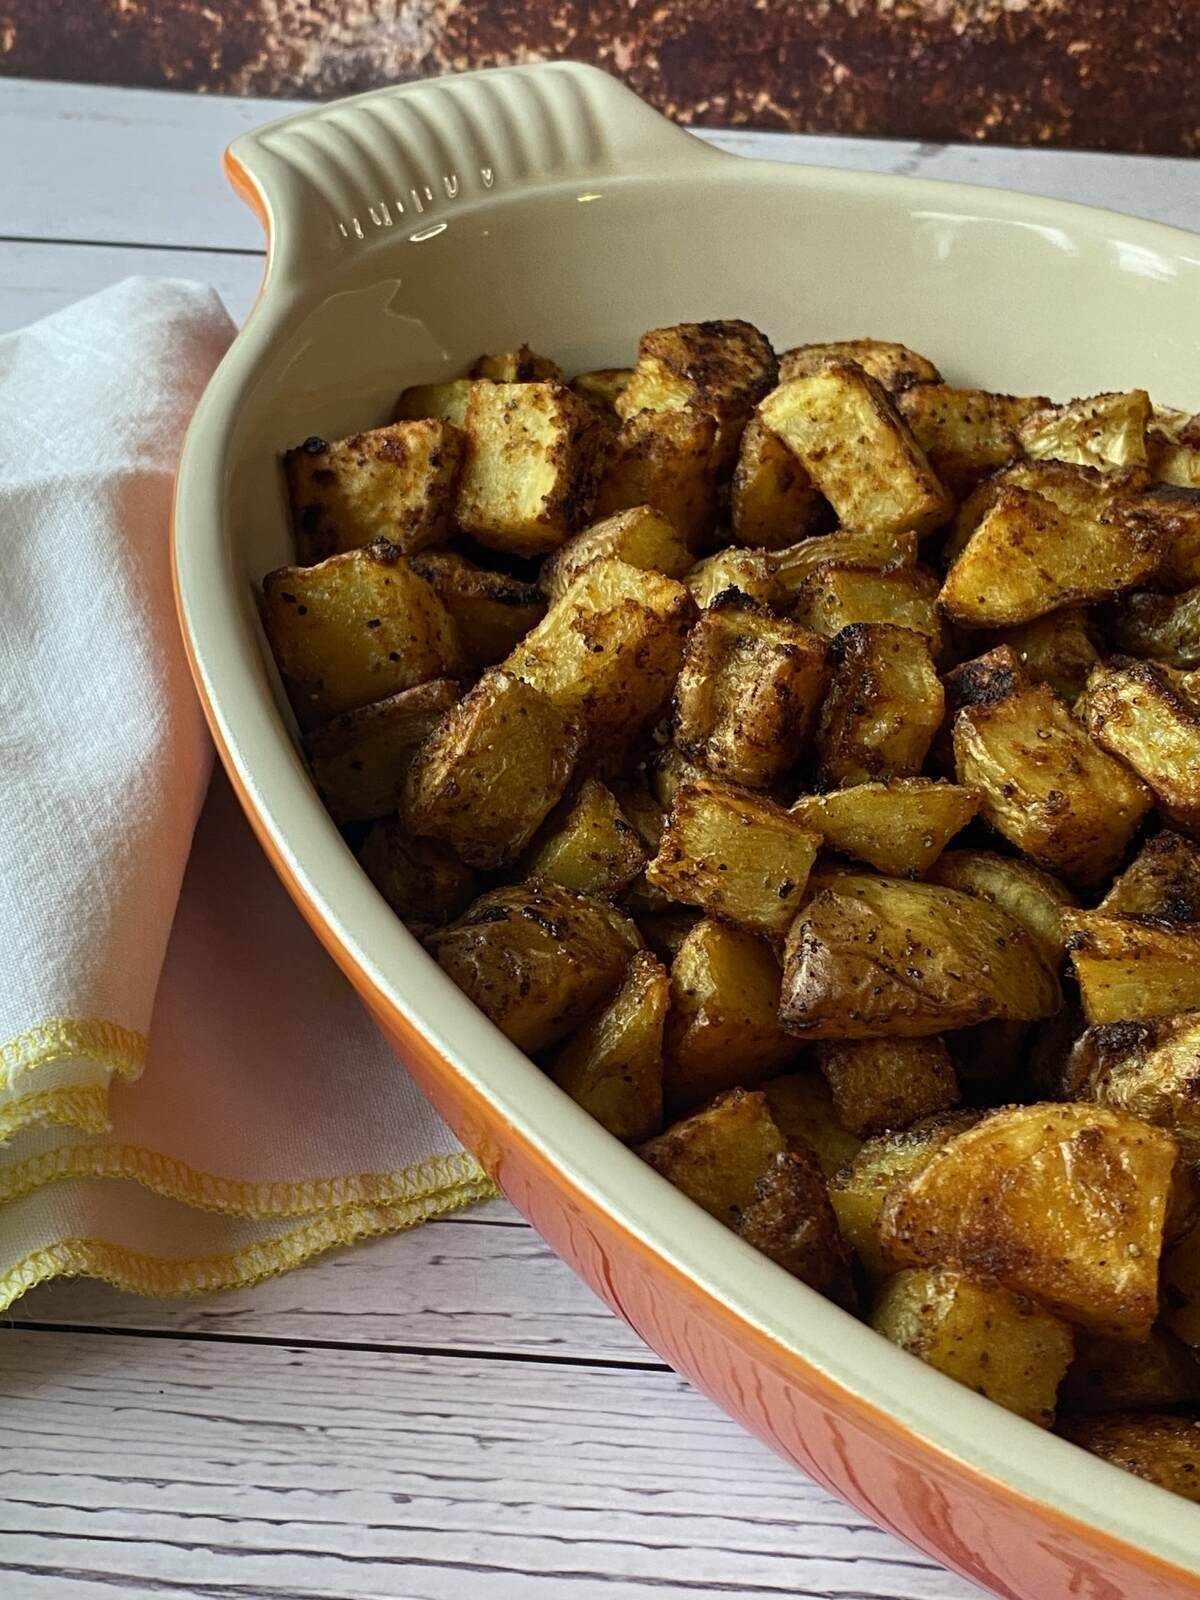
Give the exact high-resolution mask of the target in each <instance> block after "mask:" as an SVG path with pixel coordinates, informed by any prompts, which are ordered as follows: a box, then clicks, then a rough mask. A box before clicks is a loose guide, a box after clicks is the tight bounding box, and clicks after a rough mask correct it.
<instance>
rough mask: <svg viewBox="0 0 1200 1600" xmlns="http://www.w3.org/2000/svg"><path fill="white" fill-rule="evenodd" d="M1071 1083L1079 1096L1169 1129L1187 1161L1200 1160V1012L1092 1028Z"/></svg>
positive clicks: (1076, 1057)
mask: <svg viewBox="0 0 1200 1600" xmlns="http://www.w3.org/2000/svg"><path fill="white" fill-rule="evenodd" d="M1067 1081H1068V1083H1069V1084H1070V1086H1071V1094H1072V1097H1073V1098H1074V1099H1077V1100H1094V1101H1095V1102H1096V1103H1097V1105H1102V1106H1111V1107H1112V1109H1113V1110H1114V1111H1128V1112H1129V1113H1130V1114H1131V1115H1132V1116H1135V1117H1141V1119H1142V1121H1143V1122H1152V1123H1154V1124H1155V1125H1156V1126H1157V1127H1160V1128H1169V1129H1170V1130H1171V1132H1172V1133H1173V1134H1174V1135H1175V1137H1176V1138H1177V1139H1178V1141H1179V1150H1180V1154H1181V1155H1182V1156H1183V1158H1184V1160H1185V1161H1200V1011H1186V1012H1184V1013H1183V1014H1182V1015H1180V1016H1175V1017H1158V1018H1156V1019H1155V1020H1153V1021H1150V1022H1127V1021H1123V1022H1112V1023H1107V1024H1102V1025H1100V1026H1098V1027H1093V1028H1089V1029H1088V1030H1087V1032H1086V1033H1085V1034H1084V1035H1083V1036H1082V1038H1080V1039H1078V1040H1077V1041H1076V1043H1075V1046H1074V1048H1073V1049H1072V1051H1071V1056H1070V1060H1069V1062H1068V1065H1067Z"/></svg>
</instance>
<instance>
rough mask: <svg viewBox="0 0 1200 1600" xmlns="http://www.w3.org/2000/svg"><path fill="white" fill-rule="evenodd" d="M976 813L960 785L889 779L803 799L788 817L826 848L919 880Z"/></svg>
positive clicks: (975, 799) (976, 805)
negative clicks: (796, 820)
mask: <svg viewBox="0 0 1200 1600" xmlns="http://www.w3.org/2000/svg"><path fill="white" fill-rule="evenodd" d="M978 809H979V799H978V796H977V795H975V794H974V793H972V791H971V790H970V789H963V788H960V787H959V785H958V784H955V783H941V782H937V781H935V780H934V779H932V778H889V779H888V781H887V782H886V783H877V782H872V783H856V784H854V785H853V786H852V787H851V788H849V789H834V790H831V791H830V792H829V793H828V794H812V795H802V796H801V797H800V799H799V800H797V801H796V803H795V805H794V806H793V807H792V813H791V814H792V816H794V817H797V818H798V819H799V820H800V821H801V822H802V823H803V824H804V825H805V827H808V828H813V829H815V830H816V832H817V833H819V834H820V835H821V837H822V839H824V841H825V843H826V844H827V845H828V846H829V847H830V849H832V850H840V851H841V852H842V854H843V855H848V856H855V857H857V859H858V860H859V861H866V862H867V863H868V864H869V865H870V866H872V867H874V868H875V869H876V870H877V871H879V872H883V873H886V874H887V875H888V876H890V877H895V878H901V877H917V878H919V877H924V875H925V874H926V873H927V872H928V871H929V869H930V868H931V867H932V866H933V864H934V862H935V861H936V860H937V858H938V856H939V855H941V853H942V850H943V849H944V847H945V846H946V844H947V843H948V842H949V841H950V840H951V839H952V838H953V837H954V835H955V834H956V833H958V832H959V831H960V830H961V829H963V828H965V827H966V825H967V823H968V822H970V820H971V818H972V817H973V816H974V815H975V813H976V811H978ZM950 887H954V885H951V886H950Z"/></svg>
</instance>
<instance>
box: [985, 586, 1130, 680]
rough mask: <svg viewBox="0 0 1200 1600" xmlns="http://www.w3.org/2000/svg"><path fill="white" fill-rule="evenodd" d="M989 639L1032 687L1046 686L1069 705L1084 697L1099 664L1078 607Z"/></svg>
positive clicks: (1009, 629) (1098, 658) (1002, 630)
mask: <svg viewBox="0 0 1200 1600" xmlns="http://www.w3.org/2000/svg"><path fill="white" fill-rule="evenodd" d="M991 639H992V642H993V643H995V644H997V645H1008V646H1009V648H1010V649H1011V650H1012V651H1013V653H1014V654H1015V655H1016V657H1017V660H1018V661H1019V662H1020V663H1021V665H1022V667H1023V668H1024V669H1025V672H1026V674H1027V675H1028V676H1029V677H1030V678H1032V680H1033V681H1034V683H1048V684H1049V685H1050V687H1051V688H1052V689H1053V690H1054V692H1055V694H1057V695H1061V696H1062V698H1063V699H1064V700H1065V701H1066V702H1067V704H1068V705H1070V704H1071V703H1072V702H1073V701H1074V700H1076V699H1078V697H1079V696H1080V695H1081V694H1082V693H1083V689H1084V685H1085V684H1086V683H1087V678H1088V673H1089V672H1090V671H1091V670H1092V668H1093V667H1094V666H1095V665H1096V664H1097V663H1098V662H1099V660H1100V652H1099V651H1098V650H1097V649H1096V644H1095V640H1094V639H1093V637H1092V630H1091V627H1090V625H1089V622H1088V613H1087V611H1086V610H1085V609H1084V608H1083V607H1081V606H1066V607H1064V609H1063V610H1061V611H1052V612H1050V614H1049V615H1048V616H1045V617H1035V618H1034V620H1033V621H1032V622H1020V623H1018V624H1017V625H1016V626H1015V627H1013V628H1001V629H1000V630H999V631H998V632H997V633H995V634H993V635H991ZM1135 653H1136V652H1135Z"/></svg>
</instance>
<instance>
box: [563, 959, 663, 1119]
mask: <svg viewBox="0 0 1200 1600" xmlns="http://www.w3.org/2000/svg"><path fill="white" fill-rule="evenodd" d="M670 987H671V986H670V979H669V978H668V976H667V971H666V968H665V967H664V966H663V964H662V962H661V961H659V960H657V958H656V957H654V956H653V955H651V953H650V952H649V951H648V950H639V951H638V952H637V954H636V955H635V956H634V957H633V959H632V960H631V961H630V963H629V967H628V969H627V971H626V973H625V977H624V979H623V981H622V983H621V986H620V988H619V989H618V990H617V992H616V994H614V995H613V997H612V999H611V1000H610V1001H609V1002H608V1004H607V1005H606V1006H605V1007H604V1009H603V1010H602V1011H600V1012H598V1013H597V1015H596V1016H594V1017H592V1018H591V1019H590V1020H589V1021H588V1022H586V1023H585V1024H584V1026H583V1027H582V1028H581V1029H580V1030H579V1032H578V1033H577V1034H576V1035H575V1036H574V1038H572V1039H570V1040H569V1041H568V1042H567V1043H566V1044H565V1045H564V1046H563V1047H562V1049H561V1050H559V1052H558V1053H557V1054H556V1055H555V1057H554V1059H553V1061H552V1062H551V1063H550V1068H549V1072H550V1076H551V1077H552V1078H553V1079H554V1081H555V1083H557V1084H558V1086H559V1088H560V1089H565V1090H566V1092H567V1093H568V1094H569V1095H570V1096H571V1098H572V1100H574V1101H576V1102H577V1104H579V1105H581V1106H582V1107H583V1109H584V1110H585V1111H587V1112H588V1113H589V1114H590V1115H591V1116H593V1117H595V1119H596V1121H597V1122H599V1123H600V1125H601V1126H602V1127H604V1128H607V1129H608V1131H609V1133H611V1134H614V1135H615V1136H616V1137H617V1138H618V1139H621V1140H623V1141H624V1142H625V1143H626V1144H637V1143H640V1142H641V1141H642V1140H643V1139H649V1138H650V1137H651V1136H652V1135H653V1134H656V1133H657V1132H658V1130H659V1128H660V1127H661V1126H662V1111H663V1090H662V1072H663V1027H664V1025H665V1023H666V1020H667V1007H668V1005H669V1002H670Z"/></svg>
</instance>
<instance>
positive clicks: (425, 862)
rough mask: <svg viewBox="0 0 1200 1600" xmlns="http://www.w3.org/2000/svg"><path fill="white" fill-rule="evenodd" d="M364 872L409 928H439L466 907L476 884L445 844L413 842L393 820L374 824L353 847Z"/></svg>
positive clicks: (406, 831)
mask: <svg viewBox="0 0 1200 1600" xmlns="http://www.w3.org/2000/svg"><path fill="white" fill-rule="evenodd" d="M357 853H358V859H359V862H360V863H361V865H362V869H363V871H364V872H365V873H366V875H367V877H368V878H370V880H371V882H372V883H373V884H374V885H375V887H376V888H377V889H378V890H379V892H380V894H381V895H382V896H383V898H384V899H385V900H386V901H387V903H388V905H390V906H391V908H392V910H393V911H394V912H395V913H396V915H397V916H398V917H399V918H400V919H401V921H402V922H406V923H408V924H409V926H410V927H413V928H427V927H429V926H433V927H441V926H442V925H443V924H444V923H447V922H451V921H453V919H454V918H455V917H457V916H460V915H461V914H462V912H464V911H465V910H466V908H467V907H468V906H469V905H470V903H471V901H472V900H473V899H474V898H475V896H476V895H477V894H478V893H479V879H478V877H477V876H476V874H475V873H474V872H472V870H471V868H470V867H468V866H464V864H463V863H462V862H461V861H460V860H459V859H458V857H457V856H456V855H455V854H454V852H453V850H451V849H450V848H449V847H448V846H447V845H444V844H440V843H439V842H438V841H437V840H436V839H414V838H413V837H412V835H411V834H410V833H409V832H408V830H407V828H405V827H404V825H403V824H402V823H401V822H400V821H399V820H398V819H396V818H394V817H392V818H389V819H388V820H386V821H384V822H376V823H375V824H374V826H373V827H372V828H371V830H370V832H369V833H368V834H367V836H366V838H365V839H364V840H363V842H362V844H361V845H360V846H359V848H358V852H357Z"/></svg>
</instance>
